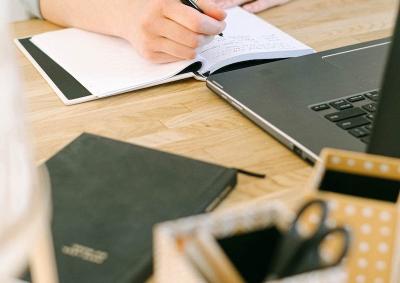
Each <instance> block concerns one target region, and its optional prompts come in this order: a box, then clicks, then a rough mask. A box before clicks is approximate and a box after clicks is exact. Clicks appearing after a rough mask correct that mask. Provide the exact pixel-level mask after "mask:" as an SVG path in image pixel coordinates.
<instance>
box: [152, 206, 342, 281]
mask: <svg viewBox="0 0 400 283" xmlns="http://www.w3.org/2000/svg"><path fill="white" fill-rule="evenodd" d="M293 217H294V214H293V213H291V210H290V209H288V208H287V207H286V206H285V205H284V204H283V203H282V202H279V201H271V200H270V199H265V200H262V201H260V200H257V201H254V202H250V203H248V204H245V205H241V206H238V207H235V208H232V209H226V210H223V211H220V212H215V213H211V214H206V215H200V216H194V217H188V218H184V219H180V220H176V221H170V222H165V223H162V224H159V225H157V226H156V228H155V233H154V242H155V243H154V259H155V262H154V265H155V266H154V271H155V274H154V279H155V282H157V283H167V282H176V283H178V282H182V283H200V282H209V281H207V280H206V278H205V277H204V275H203V274H201V272H199V270H198V268H197V266H195V265H194V264H193V261H192V260H190V258H189V257H188V256H187V252H185V250H186V248H187V241H186V239H188V238H190V237H191V236H192V235H193V234H195V233H199V232H206V233H208V234H210V235H212V236H213V237H214V238H215V239H223V240H225V239H229V238H232V237H233V236H237V235H239V236H240V235H247V234H248V233H249V234H250V233H252V232H254V231H264V230H265V231H268V232H267V233H269V234H268V235H269V236H268V235H267V236H266V239H267V240H266V241H265V243H264V244H263V248H261V247H260V251H262V252H264V251H265V253H269V250H268V249H269V248H270V249H271V250H273V248H274V247H273V246H274V245H275V244H276V241H277V237H275V236H274V233H275V234H276V233H279V231H280V230H284V228H285V227H287V226H288V225H289V224H290V223H291V222H292V220H293ZM271 232H272V234H271ZM263 237H264V236H263ZM227 242H229V240H228V241H227ZM228 244H229V243H228ZM234 246H235V247H236V248H239V249H240V248H241V247H240V245H234ZM254 248H256V249H257V246H254V245H253V250H254ZM245 253H246V252H245ZM256 253H259V251H257V252H256ZM247 255H249V253H248V252H247ZM251 256H252V255H251ZM255 257H256V255H255V254H254V260H255ZM266 258H268V255H267V256H266ZM249 261H253V258H251V257H250V260H249ZM253 275H254V274H253ZM345 278H346V274H345V272H344V269H343V268H342V265H338V266H335V267H333V268H326V269H323V270H318V271H313V272H309V273H303V274H300V275H297V276H293V277H290V278H285V279H281V280H278V281H270V282H285V283H289V282H300V283H301V282H308V283H314V282H324V283H329V282H332V283H333V282H335V283H337V282H345ZM252 280H254V278H253V279H251V280H247V278H246V281H247V282H256V280H254V281H252ZM220 282H221V281H220ZM223 282H234V281H233V280H229V279H227V280H225V281H223ZM236 282H238V281H236ZM258 282H260V281H258Z"/></svg>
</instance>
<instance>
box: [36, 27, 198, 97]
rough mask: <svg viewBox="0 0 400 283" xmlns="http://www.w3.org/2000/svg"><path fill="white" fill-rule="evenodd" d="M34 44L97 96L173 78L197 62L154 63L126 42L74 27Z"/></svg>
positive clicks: (45, 36)
mask: <svg viewBox="0 0 400 283" xmlns="http://www.w3.org/2000/svg"><path fill="white" fill-rule="evenodd" d="M31 41H32V42H33V43H34V44H35V45H36V46H37V47H39V48H40V49H41V50H42V51H43V52H45V53H46V54H47V55H48V56H49V57H51V58H52V59H53V60H54V61H55V62H56V63H57V64H58V65H60V66H61V67H63V68H64V69H65V70H66V71H67V72H68V73H70V74H71V75H72V76H73V77H74V78H75V79H76V80H78V81H79V82H80V83H81V84H82V85H83V86H84V87H85V88H86V89H88V90H89V91H90V92H91V93H92V94H94V95H96V96H108V95H112V94H115V93H121V92H125V91H129V90H132V89H138V88H141V87H146V86H149V85H152V84H156V83H159V82H160V81H163V80H166V79H169V78H171V77H173V76H174V75H176V74H178V73H179V72H180V71H182V70H183V69H185V68H186V67H188V66H189V65H191V64H192V63H194V62H195V61H197V60H186V61H180V62H175V63H169V64H153V63H150V62H148V61H147V60H145V59H143V58H142V57H141V56H140V55H139V54H138V53H137V52H136V51H135V50H134V49H133V48H132V46H131V45H130V44H129V43H128V42H127V41H125V40H123V39H120V38H115V37H110V36H105V35H101V34H96V33H91V32H87V31H83V30H80V29H75V28H70V29H63V30H59V31H55V32H48V33H44V34H40V35H36V36H34V37H32V39H31Z"/></svg>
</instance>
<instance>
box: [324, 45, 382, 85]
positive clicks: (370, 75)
mask: <svg viewBox="0 0 400 283" xmlns="http://www.w3.org/2000/svg"><path fill="white" fill-rule="evenodd" d="M389 46H390V42H389V41H388V42H387V43H384V44H375V45H371V46H370V47H363V48H357V49H354V50H349V51H345V52H339V53H336V54H335V53H334V54H329V55H326V56H324V57H322V59H323V60H324V61H326V62H328V63H330V64H333V65H335V66H336V67H339V68H342V69H345V70H347V71H352V70H354V69H355V66H356V70H357V72H353V75H354V76H355V77H357V78H358V79H360V80H361V81H362V82H363V83H365V85H364V87H366V88H367V89H372V88H375V87H376V86H379V85H380V83H381V79H382V75H383V71H384V67H385V62H386V56H387V54H388V51H389Z"/></svg>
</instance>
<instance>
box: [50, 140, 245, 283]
mask: <svg viewBox="0 0 400 283" xmlns="http://www.w3.org/2000/svg"><path fill="white" fill-rule="evenodd" d="M46 165H47V167H48V170H49V174H50V178H51V185H52V199H53V219H52V231H53V237H54V248H55V252H56V260H57V267H58V273H59V278H60V282H62V283H72V282H73V283H79V282H85V283H87V282H96V283H102V282H104V283H105V282H107V283H110V282H113V283H127V282H129V283H132V282H144V281H145V280H146V279H147V278H148V277H149V276H150V275H151V272H152V227H153V225H154V224H156V223H159V222H163V221H166V220H171V219H176V218H180V217H185V216H189V215H194V214H198V213H201V212H204V211H206V210H207V208H211V207H212V206H215V204H217V202H218V201H219V200H221V199H222V198H223V197H224V196H225V195H226V194H227V193H228V192H229V191H230V190H231V189H232V188H233V187H234V186H235V184H236V175H237V170H236V169H231V168H225V167H222V166H218V165H214V164H210V163H206V162H201V161H197V160H193V159H189V158H185V157H181V156H177V155H173V154H169V153H164V152H161V151H157V150H153V149H148V148H144V147H141V146H136V145H132V144H128V143H123V142H119V141H115V140H111V139H108V138H104V137H100V136H95V135H91V134H82V135H81V136H80V137H78V138H77V139H76V140H74V141H73V142H72V143H71V144H69V145H68V146H66V147H65V148H64V149H62V150H61V151H60V152H59V153H57V154H56V155H55V156H54V157H52V158H51V159H50V160H48V161H47V162H46Z"/></svg>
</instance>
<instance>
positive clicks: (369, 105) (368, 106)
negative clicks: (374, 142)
mask: <svg viewBox="0 0 400 283" xmlns="http://www.w3.org/2000/svg"><path fill="white" fill-rule="evenodd" d="M378 99H379V91H378V90H372V91H368V92H365V93H360V94H356V95H351V96H348V97H344V98H340V99H337V100H333V101H328V102H323V103H319V104H316V105H312V106H310V108H311V110H313V111H315V112H317V113H318V114H319V115H321V116H322V117H324V118H325V119H327V120H329V121H330V122H332V123H335V124H336V125H337V126H338V127H339V128H341V129H343V130H345V131H347V132H348V133H349V134H351V135H352V136H354V137H356V138H358V139H360V140H361V141H362V142H363V143H366V144H368V143H369V137H370V134H371V130H372V122H373V120H374V115H375V112H376V106H377V102H378Z"/></svg>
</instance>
